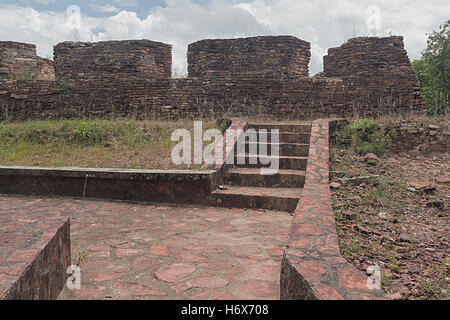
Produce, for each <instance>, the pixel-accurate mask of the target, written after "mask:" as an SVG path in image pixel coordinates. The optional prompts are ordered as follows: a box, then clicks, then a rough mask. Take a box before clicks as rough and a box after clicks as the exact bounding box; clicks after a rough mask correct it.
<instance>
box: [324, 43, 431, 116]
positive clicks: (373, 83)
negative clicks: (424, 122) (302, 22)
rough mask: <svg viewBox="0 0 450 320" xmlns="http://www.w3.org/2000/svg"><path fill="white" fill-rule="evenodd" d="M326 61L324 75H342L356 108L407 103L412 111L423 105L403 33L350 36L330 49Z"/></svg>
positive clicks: (376, 107)
mask: <svg viewBox="0 0 450 320" xmlns="http://www.w3.org/2000/svg"><path fill="white" fill-rule="evenodd" d="M323 64H324V71H323V76H324V77H338V78H341V79H343V80H344V82H345V83H346V86H347V88H348V90H349V91H354V92H355V100H354V102H355V108H357V109H358V108H364V106H366V107H367V108H369V109H371V108H373V109H379V108H383V107H385V106H389V105H390V106H395V105H399V106H401V105H405V104H407V105H408V107H409V109H410V111H412V112H417V111H420V110H421V109H422V108H423V99H422V93H421V89H420V85H419V81H418V80H417V77H416V74H415V72H414V70H413V69H412V67H411V63H410V61H409V58H408V54H407V52H406V50H405V48H404V43H403V37H401V36H393V37H385V38H378V37H359V38H353V39H350V40H348V41H347V42H346V43H344V44H343V45H342V46H340V47H338V48H331V49H328V55H326V56H325V57H324V58H323ZM404 99H406V100H404ZM355 111H359V110H355Z"/></svg>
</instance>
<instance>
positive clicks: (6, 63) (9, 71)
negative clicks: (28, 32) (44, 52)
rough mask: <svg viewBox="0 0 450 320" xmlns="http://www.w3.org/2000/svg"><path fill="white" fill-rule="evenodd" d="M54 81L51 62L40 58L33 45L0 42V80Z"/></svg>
mask: <svg viewBox="0 0 450 320" xmlns="http://www.w3.org/2000/svg"><path fill="white" fill-rule="evenodd" d="M5 79H11V80H54V79H55V75H54V71H53V61H51V60H48V59H44V58H40V57H38V56H37V54H36V46H35V45H34V44H27V43H20V42H12V41H0V80H5Z"/></svg>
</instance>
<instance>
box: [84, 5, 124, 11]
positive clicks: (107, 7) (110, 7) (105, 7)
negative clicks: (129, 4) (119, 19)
mask: <svg viewBox="0 0 450 320" xmlns="http://www.w3.org/2000/svg"><path fill="white" fill-rule="evenodd" d="M90 6H91V8H93V9H94V10H96V11H100V12H106V13H117V12H119V11H120V9H119V8H117V7H115V6H113V5H111V4H105V5H98V4H91V5H90Z"/></svg>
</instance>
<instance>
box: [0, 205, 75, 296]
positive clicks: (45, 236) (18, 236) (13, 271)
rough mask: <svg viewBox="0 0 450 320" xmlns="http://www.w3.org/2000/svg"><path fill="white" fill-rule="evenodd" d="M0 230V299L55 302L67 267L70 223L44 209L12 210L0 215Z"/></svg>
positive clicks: (69, 254)
mask: <svg viewBox="0 0 450 320" xmlns="http://www.w3.org/2000/svg"><path fill="white" fill-rule="evenodd" d="M30 201H31V200H30ZM34 202H36V200H35V201H34ZM27 205H28V206H33V201H31V203H28V204H27ZM0 231H1V232H0V300H45V299H56V298H57V296H58V295H59V293H60V291H61V289H62V288H63V286H64V285H65V281H66V279H67V276H68V275H67V273H66V271H67V268H68V267H69V265H70V259H71V251H70V220H69V219H68V218H67V217H64V216H63V215H61V216H60V215H57V214H53V213H52V212H49V211H48V210H47V208H44V210H35V211H33V214H24V213H23V212H21V211H20V210H12V211H11V212H8V214H0Z"/></svg>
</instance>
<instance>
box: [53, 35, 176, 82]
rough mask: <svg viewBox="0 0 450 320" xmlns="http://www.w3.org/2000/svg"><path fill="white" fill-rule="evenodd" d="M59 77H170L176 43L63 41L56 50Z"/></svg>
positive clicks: (54, 54)
mask: <svg viewBox="0 0 450 320" xmlns="http://www.w3.org/2000/svg"><path fill="white" fill-rule="evenodd" d="M53 56H54V59H55V71H56V75H57V77H58V78H59V79H62V80H64V81H67V82H71V83H73V82H80V81H86V80H93V79H94V80H95V79H98V80H99V79H101V78H103V77H104V76H111V75H115V76H116V81H120V80H125V79H147V78H170V77H171V73H172V46H171V45H168V44H164V43H161V42H154V41H150V40H126V41H100V42H94V43H85V42H69V41H67V42H63V43H59V44H57V45H56V46H55V47H54V49H53Z"/></svg>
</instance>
